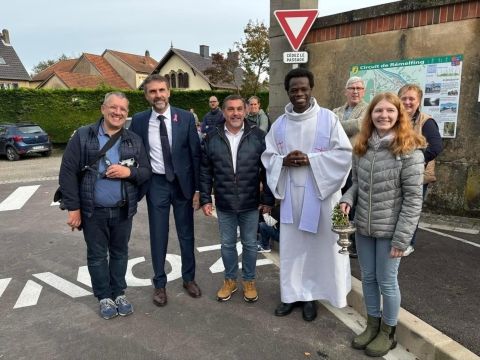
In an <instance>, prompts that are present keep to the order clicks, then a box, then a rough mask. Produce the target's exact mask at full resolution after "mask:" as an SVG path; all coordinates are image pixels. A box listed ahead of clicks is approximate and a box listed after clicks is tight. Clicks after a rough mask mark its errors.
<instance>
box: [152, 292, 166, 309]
mask: <svg viewBox="0 0 480 360" xmlns="http://www.w3.org/2000/svg"><path fill="white" fill-rule="evenodd" d="M153 303H154V304H155V305H157V306H165V305H167V292H166V290H165V288H160V289H154V290H153Z"/></svg>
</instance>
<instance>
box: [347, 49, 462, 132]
mask: <svg viewBox="0 0 480 360" xmlns="http://www.w3.org/2000/svg"><path fill="white" fill-rule="evenodd" d="M462 63H463V55H446V56H437V57H429V58H418V59H403V60H394V61H386V62H381V63H371V64H359V65H353V66H352V67H351V69H350V76H360V77H361V78H362V79H363V80H364V81H365V87H366V91H365V97H364V99H365V101H367V102H369V101H370V100H371V99H372V98H373V97H374V96H375V95H376V94H378V93H380V92H383V91H391V92H394V93H397V91H398V89H400V88H401V87H402V86H403V85H405V84H411V83H413V84H417V85H419V86H420V87H421V88H422V89H423V100H422V111H423V112H425V113H427V114H430V115H431V116H432V117H433V118H434V119H435V120H436V122H437V124H438V126H439V128H440V134H441V135H442V137H445V138H454V137H455V135H456V128H457V126H456V125H457V114H458V102H459V98H460V83H461V75H462Z"/></svg>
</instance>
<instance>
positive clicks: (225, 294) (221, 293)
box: [217, 279, 237, 301]
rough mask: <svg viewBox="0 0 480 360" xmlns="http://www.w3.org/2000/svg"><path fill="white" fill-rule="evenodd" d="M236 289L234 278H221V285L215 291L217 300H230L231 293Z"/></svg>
mask: <svg viewBox="0 0 480 360" xmlns="http://www.w3.org/2000/svg"><path fill="white" fill-rule="evenodd" d="M235 291H237V280H235V279H225V280H223V285H222V287H221V288H220V290H218V292H217V300H218V301H227V300H230V298H231V297H232V294H233V293H234V292H235Z"/></svg>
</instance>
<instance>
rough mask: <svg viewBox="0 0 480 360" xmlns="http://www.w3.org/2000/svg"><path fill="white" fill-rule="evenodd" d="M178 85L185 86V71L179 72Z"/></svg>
mask: <svg viewBox="0 0 480 360" xmlns="http://www.w3.org/2000/svg"><path fill="white" fill-rule="evenodd" d="M178 87H179V88H183V73H182V72H179V73H178Z"/></svg>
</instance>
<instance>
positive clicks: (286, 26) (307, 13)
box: [274, 9, 318, 51]
mask: <svg viewBox="0 0 480 360" xmlns="http://www.w3.org/2000/svg"><path fill="white" fill-rule="evenodd" d="M274 14H275V17H276V18H277V20H278V23H279V24H280V27H281V28H282V30H283V32H284V33H285V36H286V37H287V39H288V42H289V43H290V45H291V46H292V49H293V50H294V51H298V49H299V48H300V46H301V45H302V43H303V40H305V38H306V37H307V34H308V32H309V31H310V28H311V27H312V25H313V23H314V21H315V19H316V18H317V15H318V10H316V9H300V10H276V11H274Z"/></svg>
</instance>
